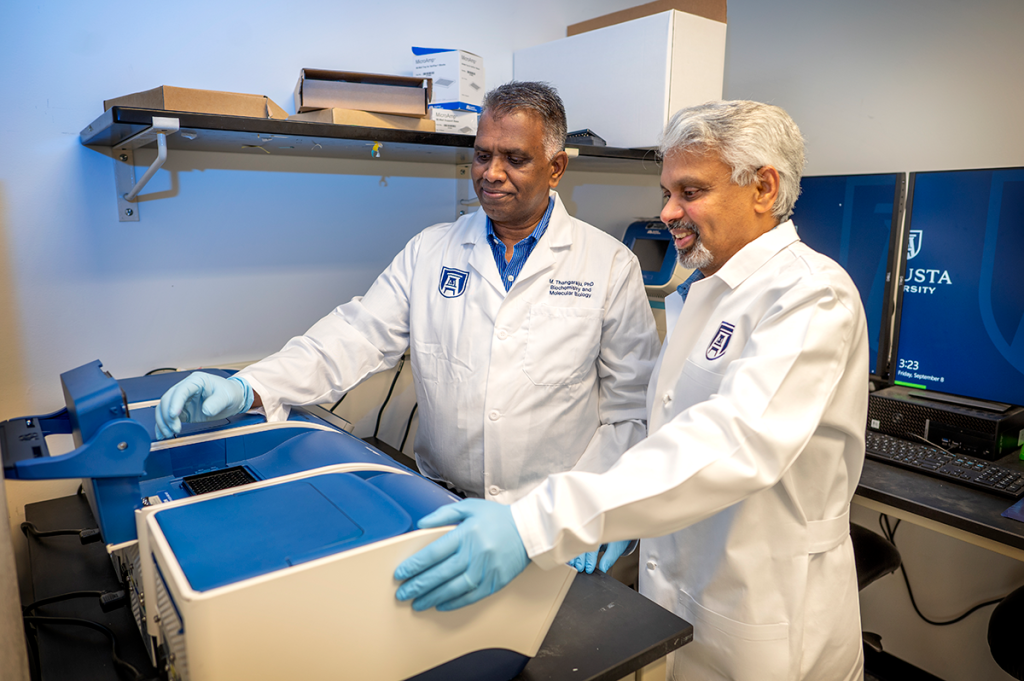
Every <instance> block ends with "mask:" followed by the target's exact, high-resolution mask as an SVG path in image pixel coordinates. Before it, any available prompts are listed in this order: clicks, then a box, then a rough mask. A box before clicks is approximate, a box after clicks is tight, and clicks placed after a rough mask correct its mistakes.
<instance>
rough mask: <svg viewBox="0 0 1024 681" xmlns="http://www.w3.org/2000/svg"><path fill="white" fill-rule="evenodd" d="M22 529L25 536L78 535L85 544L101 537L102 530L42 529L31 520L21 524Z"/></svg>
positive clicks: (93, 528) (38, 537) (39, 537)
mask: <svg viewBox="0 0 1024 681" xmlns="http://www.w3.org/2000/svg"><path fill="white" fill-rule="evenodd" d="M21 531H22V532H24V533H25V536H28V535H32V536H33V537H36V538H37V539H41V538H43V537H59V536H63V535H78V539H79V540H80V541H81V542H82V543H83V544H91V543H92V542H94V541H99V540H100V539H101V535H100V530H99V528H98V527H91V528H87V529H82V530H46V531H43V530H40V529H39V528H37V527H36V526H35V525H34V524H32V523H30V522H24V523H22V524H21Z"/></svg>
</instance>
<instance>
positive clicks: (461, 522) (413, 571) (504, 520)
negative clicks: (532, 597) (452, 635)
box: [395, 499, 530, 611]
mask: <svg viewBox="0 0 1024 681" xmlns="http://www.w3.org/2000/svg"><path fill="white" fill-rule="evenodd" d="M456 523H458V527H456V528H455V529H454V530H452V531H451V532H449V533H448V534H446V535H444V536H443V537H441V538H440V539H438V540H436V541H434V542H433V543H431V544H428V545H427V546H425V547H423V548H422V549H420V550H419V551H417V552H416V553H414V554H413V555H412V556H410V557H409V558H406V559H405V560H404V561H403V562H402V564H401V565H399V566H398V569H396V570H395V579H399V580H403V581H404V582H405V583H404V584H402V586H400V587H399V588H398V593H397V594H396V596H397V597H398V600H400V601H408V600H412V608H413V610H427V609H429V608H432V607H435V606H436V607H437V609H438V610H441V611H445V610H455V609H457V608H461V607H463V606H466V605H469V604H471V603H476V602H477V601H479V600H480V599H481V598H484V597H485V596H490V595H491V594H492V593H494V592H495V591H498V590H499V589H501V588H502V587H503V586H505V585H506V584H508V583H509V582H511V581H512V580H513V579H514V578H515V576H516V575H518V574H519V573H520V572H522V571H523V570H525V569H526V566H527V565H528V564H529V562H530V558H529V556H527V555H526V547H525V546H523V540H522V539H521V538H520V537H519V530H517V529H516V524H515V521H514V520H513V519H512V509H511V508H509V507H508V506H504V505H502V504H499V503H497V502H495V501H484V500H483V499H467V500H466V501H460V502H458V503H456V504H449V505H447V506H442V507H441V508H439V509H437V510H436V511H434V512H433V513H431V514H430V515H428V516H426V517H425V518H422V519H421V520H420V522H419V523H418V525H417V527H419V528H420V529H426V528H428V527H442V526H444V525H453V524H456ZM406 580H407V581H406Z"/></svg>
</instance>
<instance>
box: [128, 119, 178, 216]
mask: <svg viewBox="0 0 1024 681" xmlns="http://www.w3.org/2000/svg"><path fill="white" fill-rule="evenodd" d="M177 131H178V119H177V118H161V117H159V116H154V117H153V124H152V125H151V126H150V127H148V128H146V129H145V130H142V131H140V132H138V133H136V134H134V135H132V136H131V137H129V138H128V139H126V140H124V141H123V142H121V143H120V144H118V145H116V146H115V147H114V149H113V153H114V187H115V191H116V194H117V213H118V220H120V221H121V222H138V221H139V206H138V203H136V198H137V197H138V195H139V192H140V191H142V188H143V187H145V186H146V183H147V182H149V180H150V179H151V178H152V177H153V175H154V174H155V173H156V171H157V170H159V169H160V167H161V166H163V164H164V163H165V162H166V161H167V136H168V135H173V134H174V133H176V132H177ZM153 141H156V144H157V156H156V160H155V161H153V163H152V165H150V166H149V168H147V169H146V172H145V173H144V174H143V175H142V178H141V179H140V180H139V181H138V182H136V181H135V153H134V150H135V149H137V148H139V147H142V146H145V145H147V144H149V143H151V142H153Z"/></svg>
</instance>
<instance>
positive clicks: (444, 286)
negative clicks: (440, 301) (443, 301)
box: [437, 267, 469, 298]
mask: <svg viewBox="0 0 1024 681" xmlns="http://www.w3.org/2000/svg"><path fill="white" fill-rule="evenodd" d="M468 280H469V272H463V271H462V270H457V269H455V268H454V267H442V268H441V281H440V283H439V284H438V285H437V290H438V291H440V292H441V295H442V296H444V297H445V298H458V297H459V296H461V295H462V294H463V293H465V292H466V282H467V281H468Z"/></svg>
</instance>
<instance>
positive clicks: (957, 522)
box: [853, 453, 1024, 561]
mask: <svg viewBox="0 0 1024 681" xmlns="http://www.w3.org/2000/svg"><path fill="white" fill-rule="evenodd" d="M993 463H996V464H998V465H1000V466H1004V467H1006V468H1013V469H1018V470H1024V462H1021V461H1019V460H1018V459H1017V454H1016V453H1014V454H1011V455H1009V456H1006V457H1003V458H1002V459H999V460H998V461H994V462H993ZM853 502H854V503H855V504H857V505H859V506H863V507H865V508H868V509H871V510H873V511H877V512H879V513H884V514H886V515H889V516H892V517H894V518H899V519H901V520H906V521H907V522H910V523H913V524H915V525H919V526H922V527H926V528H928V529H931V530H933V531H936V532H939V533H941V534H945V535H947V536H950V537H954V538H956V539H960V540H962V541H965V542H968V543H970V544H974V545H976V546H980V547H982V548H985V549H988V550H990V551H995V552H997V553H1001V554H1003V555H1005V556H1009V557H1010V558H1014V559H1016V560H1020V561H1024V523H1022V522H1019V521H1017V520H1012V519H1010V518H1004V517H1002V513H1003V511H1005V510H1006V509H1007V508H1009V507H1010V506H1012V505H1013V504H1014V503H1016V502H1015V501H1014V500H1013V499H1010V498H1008V497H1000V496H996V495H995V494H990V493H988V492H983V491H981V490H975V489H972V488H969V487H966V486H964V485H958V484H956V483H953V482H948V481H945V480H942V479H940V478H935V477H931V476H928V475H925V474H923V473H918V472H915V471H911V470H906V469H903V468H898V467H896V466H893V465H890V464H887V463H883V462H880V461H873V460H871V459H868V460H866V461H865V462H864V471H863V473H861V478H860V482H859V484H858V486H857V492H856V495H855V496H854V498H853Z"/></svg>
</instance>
